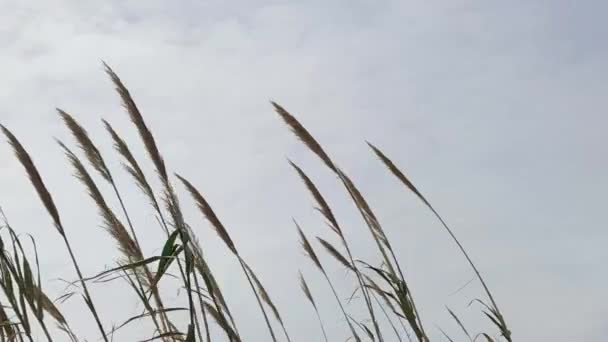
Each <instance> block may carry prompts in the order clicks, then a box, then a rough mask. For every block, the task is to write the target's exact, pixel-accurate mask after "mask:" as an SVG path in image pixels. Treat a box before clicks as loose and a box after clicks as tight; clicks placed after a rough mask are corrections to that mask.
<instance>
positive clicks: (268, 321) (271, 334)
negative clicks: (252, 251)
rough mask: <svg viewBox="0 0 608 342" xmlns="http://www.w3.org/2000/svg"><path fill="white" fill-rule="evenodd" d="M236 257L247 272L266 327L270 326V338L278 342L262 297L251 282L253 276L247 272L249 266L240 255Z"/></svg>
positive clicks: (246, 274)
mask: <svg viewBox="0 0 608 342" xmlns="http://www.w3.org/2000/svg"><path fill="white" fill-rule="evenodd" d="M236 257H237V258H238V259H239V262H240V264H241V268H242V269H243V272H245V276H246V277H247V281H248V282H249V285H250V286H251V289H252V290H253V294H254V295H255V299H256V300H257V301H258V305H259V306H260V310H262V314H263V315H264V320H265V321H266V325H267V326H268V331H270V336H271V337H272V340H273V341H274V342H277V338H276V336H275V335H274V331H273V330H272V325H270V320H269V319H268V315H267V314H266V310H264V305H263V304H262V300H261V299H260V296H259V295H258V291H257V290H256V288H255V286H254V285H253V281H252V280H251V276H250V275H249V272H247V266H245V261H243V259H242V258H241V257H240V256H239V255H237V256H236Z"/></svg>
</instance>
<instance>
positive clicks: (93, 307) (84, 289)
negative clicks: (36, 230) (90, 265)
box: [61, 228, 109, 342]
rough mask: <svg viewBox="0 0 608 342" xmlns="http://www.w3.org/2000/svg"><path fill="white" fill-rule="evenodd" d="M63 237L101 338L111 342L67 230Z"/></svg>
mask: <svg viewBox="0 0 608 342" xmlns="http://www.w3.org/2000/svg"><path fill="white" fill-rule="evenodd" d="M62 230H63V228H62ZM61 236H62V237H63V241H65V245H66V247H67V249H68V252H69V253H70V258H71V259H72V264H74V269H76V273H77V274H78V279H79V280H80V284H81V285H82V289H83V291H84V295H85V296H86V298H87V301H88V302H89V304H90V305H88V306H89V309H90V311H91V313H92V314H93V317H94V318H95V322H96V323H97V327H98V328H99V331H100V332H101V336H102V337H103V340H104V341H105V342H109V340H108V337H107V336H106V333H105V330H104V328H103V325H102V324H101V320H100V319H99V315H98V314H97V310H96V309H95V305H94V304H93V299H92V298H91V295H90V294H89V289H88V288H87V284H86V283H85V281H84V277H83V276H82V272H81V271H80V267H79V266H78V262H77V261H76V257H75V256H74V252H73V251H72V247H71V246H70V242H69V241H68V238H67V236H66V235H65V230H63V234H61Z"/></svg>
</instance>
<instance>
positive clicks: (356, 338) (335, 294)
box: [321, 270, 361, 342]
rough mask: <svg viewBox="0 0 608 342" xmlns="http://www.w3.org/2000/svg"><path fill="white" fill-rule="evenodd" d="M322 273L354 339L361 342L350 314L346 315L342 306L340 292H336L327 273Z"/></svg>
mask: <svg viewBox="0 0 608 342" xmlns="http://www.w3.org/2000/svg"><path fill="white" fill-rule="evenodd" d="M321 272H322V273H323V275H324V276H325V279H326V280H327V283H328V284H329V288H330V289H331V292H333V294H334V297H336V300H337V301H338V305H339V306H340V310H342V314H344V318H345V319H346V323H348V327H349V328H350V331H351V333H352V334H353V337H354V338H355V341H357V342H361V338H359V335H357V332H356V331H355V328H354V327H353V324H352V323H351V322H350V319H349V318H348V314H347V313H346V310H345V309H344V306H342V301H341V300H340V297H339V296H338V292H336V289H335V288H334V285H333V284H332V283H331V280H330V279H329V276H328V275H327V273H325V271H324V270H321Z"/></svg>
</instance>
